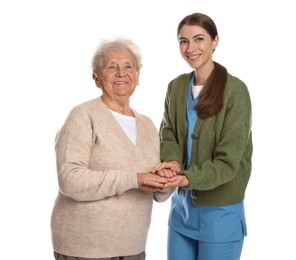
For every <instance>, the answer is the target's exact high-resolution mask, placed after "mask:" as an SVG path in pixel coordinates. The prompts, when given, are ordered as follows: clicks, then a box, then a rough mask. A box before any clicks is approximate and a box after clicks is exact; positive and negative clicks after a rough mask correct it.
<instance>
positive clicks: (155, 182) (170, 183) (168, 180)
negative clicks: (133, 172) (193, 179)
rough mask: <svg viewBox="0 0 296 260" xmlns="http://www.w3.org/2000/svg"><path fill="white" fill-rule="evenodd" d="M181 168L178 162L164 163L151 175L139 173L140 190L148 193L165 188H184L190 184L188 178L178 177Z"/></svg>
mask: <svg viewBox="0 0 296 260" xmlns="http://www.w3.org/2000/svg"><path fill="white" fill-rule="evenodd" d="M180 171H181V167H180V164H179V163H178V162H177V161H171V162H163V163H160V164H158V165H156V166H155V167H154V169H153V170H152V171H151V172H149V173H138V183H139V188H140V189H142V190H148V191H161V190H163V189H165V188H176V187H184V186H187V185H188V184H189V181H188V179H187V177H186V176H182V175H178V173H180Z"/></svg>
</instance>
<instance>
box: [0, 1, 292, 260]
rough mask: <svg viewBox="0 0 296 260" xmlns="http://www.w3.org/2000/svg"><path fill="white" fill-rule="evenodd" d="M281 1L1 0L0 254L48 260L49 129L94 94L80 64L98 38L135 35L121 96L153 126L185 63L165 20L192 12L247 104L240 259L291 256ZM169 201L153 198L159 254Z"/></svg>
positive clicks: (288, 74) (287, 26) (288, 107)
mask: <svg viewBox="0 0 296 260" xmlns="http://www.w3.org/2000/svg"><path fill="white" fill-rule="evenodd" d="M292 6H294V4H293V1H285V0H281V1H272V0H270V1H267V0H266V1H264V0H262V1H258V0H256V1H255V0H254V1H239V0H227V1H226V0H225V1H222V0H216V1H214V0H212V1H210V0H207V1H206V0H195V1H193V0H178V1H177V0H170V1H169V0H168V1H165V0H154V1H153V0H150V1H137V0H130V1H129V0H125V1H122V0H110V1H101V0H96V1H94V0H84V1H82V0H80V1H78V0H71V1H70V0H69V1H65V0H60V1H42V0H39V1H37V0H36V1H30V0H28V1H21V0H19V1H13V0H10V1H8V0H7V1H1V2H0V34H1V35H0V37H1V38H0V47H1V48H0V90H1V93H0V106H1V107H0V120H1V127H0V129H1V130H0V131H1V135H0V149H1V157H0V158H1V170H0V171H1V179H0V193H1V194H0V198H1V206H0V210H1V213H0V218H1V221H0V225H1V226H0V237H1V242H0V243H1V244H0V245H1V246H0V248H1V252H0V254H1V257H0V258H1V259H12V260H14V259H36V260H37V259H38V260H39V259H42V260H50V259H53V257H52V248H51V238H50V226H49V223H50V214H51V210H52V206H53V203H54V199H55V196H56V194H57V190H58V187H57V181H56V170H55V158H54V138H55V134H56V131H57V130H58V128H59V127H60V126H61V124H62V123H63V121H64V119H65V117H66V115H67V114H68V112H69V110H70V109H71V108H72V107H73V106H74V105H77V104H78V103H81V102H83V101H86V100H88V99H91V98H94V97H97V96H99V95H100V91H99V90H98V89H97V88H96V87H95V84H94V82H93V80H92V79H91V67H90V62H91V58H92V55H93V52H94V50H95V48H96V47H97V44H98V43H99V41H100V40H101V39H102V38H106V37H113V36H120V35H122V36H127V37H129V38H131V39H132V40H133V41H134V42H135V43H137V44H138V45H139V46H140V48H141V51H142V55H143V64H144V66H143V69H142V71H141V74H140V85H139V86H138V88H137V90H136V93H135V94H134V96H133V97H132V106H133V107H134V108H135V109H136V110H138V111H139V112H141V113H144V114H146V115H148V116H150V117H151V118H152V120H153V121H154V122H155V125H156V126H157V127H158V126H159V123H160V120H161V117H162V112H163V101H164V95H165V91H166V87H167V84H168V82H169V81H170V80H171V79H172V78H173V77H175V76H177V75H179V74H180V73H183V72H189V71H191V69H190V68H189V67H188V66H187V64H185V62H184V61H183V60H182V58H181V57H180V55H179V51H178V43H177V39H176V28H177V25H178V23H179V21H180V20H181V19H182V18H183V17H184V16H185V15H187V14H190V13H193V12H203V13H206V14H208V15H209V16H211V17H212V18H213V19H214V21H215V22H216V24H217V27H218V32H219V35H220V44H219V46H218V48H217V50H216V52H215V54H214V60H216V61H217V62H219V63H221V64H223V65H224V66H226V67H227V69H228V71H229V72H230V73H231V74H233V75H235V76H237V77H239V78H241V79H242V80H243V81H244V82H245V83H246V84H247V86H248V87H249V91H250V94H251V98H252V103H253V142H254V156H253V171H252V176H251V180H250V183H249V186H248V190H247V194H246V200H245V204H246V216H247V222H248V233H249V234H248V236H247V238H246V240H245V245H244V249H243V254H242V258H241V259H242V260H259V259H269V260H273V259H289V260H290V259H296V253H295V238H294V237H293V236H294V235H295V232H296V229H295V218H296V215H295V210H294V207H295V202H294V200H295V198H296V196H295V187H294V186H295V185H294V183H295V181H294V178H293V175H295V173H296V171H295V145H296V143H295V131H296V129H295V124H294V122H293V121H295V112H296V109H295V101H294V100H295V87H296V86H295V64H294V62H295V58H296V56H295V40H296V38H295V26H294V25H295V24H296V19H295V9H294V8H292ZM169 203H170V201H167V202H165V203H163V204H155V206H154V211H153V218H152V224H151V229H150V233H149V238H148V245H147V260H165V259H166V257H165V255H166V231H167V217H168V210H169ZM119 232H120V231H119ZM180 260H183V259H180Z"/></svg>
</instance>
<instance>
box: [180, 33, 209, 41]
mask: <svg viewBox="0 0 296 260" xmlns="http://www.w3.org/2000/svg"><path fill="white" fill-rule="evenodd" d="M200 36H203V37H205V35H204V34H202V33H199V34H196V35H194V36H193V37H192V38H193V39H195V38H198V37H200ZM180 40H188V39H187V38H186V37H180V38H179V41H180Z"/></svg>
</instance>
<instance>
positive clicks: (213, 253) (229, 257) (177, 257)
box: [167, 227, 244, 260]
mask: <svg viewBox="0 0 296 260" xmlns="http://www.w3.org/2000/svg"><path fill="white" fill-rule="evenodd" d="M243 243H244V238H243V237H242V239H241V240H238V241H233V242H227V243H208V242H203V241H198V240H195V239H192V238H190V237H186V236H184V235H182V234H180V233H178V232H176V231H175V230H173V229H171V228H170V227H169V230H168V252H167V254H168V260H239V259H240V255H241V252H242V247H243Z"/></svg>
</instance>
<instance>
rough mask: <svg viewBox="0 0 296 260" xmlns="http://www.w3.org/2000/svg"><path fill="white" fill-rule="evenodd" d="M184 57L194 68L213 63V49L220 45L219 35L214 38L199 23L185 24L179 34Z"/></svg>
mask: <svg viewBox="0 0 296 260" xmlns="http://www.w3.org/2000/svg"><path fill="white" fill-rule="evenodd" d="M178 40H179V48H180V52H181V55H182V57H183V59H184V60H185V61H186V62H187V63H188V64H189V65H190V67H192V68H194V69H199V68H201V67H203V66H206V65H208V64H212V62H213V60H212V54H213V50H214V49H216V47H217V45H218V41H219V39H218V36H216V38H215V39H214V40H213V39H212V38H211V36H210V35H209V33H208V32H207V31H206V30H205V29H203V28H202V27H200V26H197V25H184V26H183V27H182V28H181V30H180V32H179V35H178Z"/></svg>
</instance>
